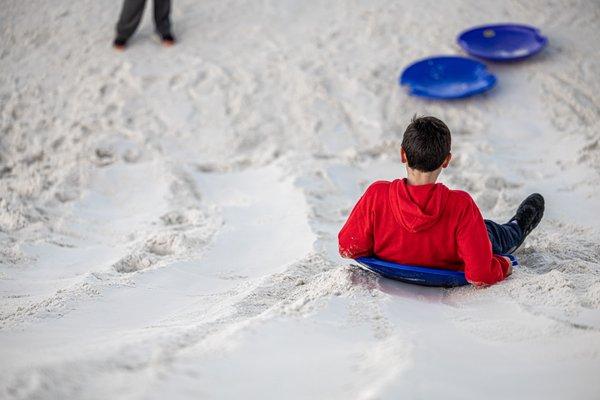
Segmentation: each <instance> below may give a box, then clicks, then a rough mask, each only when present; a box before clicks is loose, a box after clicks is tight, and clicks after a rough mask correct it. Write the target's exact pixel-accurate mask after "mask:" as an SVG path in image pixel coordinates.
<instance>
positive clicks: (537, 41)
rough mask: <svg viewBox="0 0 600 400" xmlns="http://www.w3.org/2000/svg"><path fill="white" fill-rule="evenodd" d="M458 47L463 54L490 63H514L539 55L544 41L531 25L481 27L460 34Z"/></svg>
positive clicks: (544, 38) (545, 39)
mask: <svg viewBox="0 0 600 400" xmlns="http://www.w3.org/2000/svg"><path fill="white" fill-rule="evenodd" d="M457 42H458V45H459V46H460V47H462V48H463V49H464V50H465V51H466V52H467V53H469V54H471V55H473V56H476V57H481V58H485V59H487V60H492V61H517V60H522V59H524V58H527V57H531V56H532V55H534V54H536V53H538V52H540V51H541V50H542V49H543V48H544V46H546V43H548V39H547V38H546V37H545V36H543V35H542V34H541V33H540V31H539V30H538V29H536V28H534V27H532V26H527V25H519V24H497V25H484V26H478V27H476V28H472V29H469V30H467V31H464V32H462V33H461V34H460V35H459V36H458V38H457Z"/></svg>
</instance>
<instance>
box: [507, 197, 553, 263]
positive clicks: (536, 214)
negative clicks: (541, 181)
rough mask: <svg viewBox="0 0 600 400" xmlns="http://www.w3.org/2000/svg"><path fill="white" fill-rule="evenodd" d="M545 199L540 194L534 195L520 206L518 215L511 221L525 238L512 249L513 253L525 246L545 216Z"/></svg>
mask: <svg viewBox="0 0 600 400" xmlns="http://www.w3.org/2000/svg"><path fill="white" fill-rule="evenodd" d="M544 207H545V202H544V197H542V195H541V194H539V193H534V194H531V195H529V196H527V198H526V199H525V200H523V202H522V203H521V204H520V205H519V208H518V209H517V213H516V214H515V216H514V217H512V218H511V219H510V221H509V223H510V222H513V221H514V222H516V223H517V225H519V228H521V231H523V237H522V238H521V241H520V242H519V243H518V244H517V245H516V246H515V248H514V249H512V251H511V253H512V252H513V251H515V250H516V249H517V248H519V246H521V245H522V244H523V242H524V241H525V238H526V237H527V235H529V234H530V233H531V231H532V230H533V229H534V228H535V227H536V226H538V224H539V223H540V221H541V220H542V217H543V216H544Z"/></svg>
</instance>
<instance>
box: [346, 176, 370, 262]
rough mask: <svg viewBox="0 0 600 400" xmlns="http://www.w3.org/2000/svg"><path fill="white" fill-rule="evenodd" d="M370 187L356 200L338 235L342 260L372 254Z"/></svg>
mask: <svg viewBox="0 0 600 400" xmlns="http://www.w3.org/2000/svg"><path fill="white" fill-rule="evenodd" d="M372 187H373V186H370V187H369V188H368V189H367V191H366V192H365V194H363V196H362V197H361V198H360V200H358V203H356V205H355V206H354V209H353V210H352V212H351V213H350V216H349V217H348V220H347V221H346V223H345V224H344V226H343V227H342V230H341V231H340V233H339V234H338V243H339V251H340V255H341V256H342V257H344V258H358V257H365V256H369V255H371V254H373V218H372V208H371V203H372V201H371V200H372V199H371V198H372Z"/></svg>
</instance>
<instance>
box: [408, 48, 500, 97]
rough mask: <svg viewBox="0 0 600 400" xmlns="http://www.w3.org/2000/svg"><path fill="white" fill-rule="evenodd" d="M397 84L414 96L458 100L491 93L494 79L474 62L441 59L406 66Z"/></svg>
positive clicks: (459, 59)
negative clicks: (489, 91) (487, 92)
mask: <svg viewBox="0 0 600 400" xmlns="http://www.w3.org/2000/svg"><path fill="white" fill-rule="evenodd" d="M399 81H400V82H399V83H400V85H401V86H407V87H408V88H409V90H410V94H412V95H415V96H422V97H428V98H432V99H460V98H463V97H468V96H472V95H474V94H477V93H482V92H485V91H486V90H490V89H491V88H492V87H494V85H495V84H496V77H495V76H494V75H492V74H491V73H490V72H488V70H487V68H486V66H485V64H482V63H481V62H479V61H477V60H473V59H470V58H466V57H458V56H442V57H431V58H426V59H423V60H420V61H417V62H415V63H414V64H411V65H409V66H408V67H407V68H406V69H405V70H404V71H402V75H400V80H399Z"/></svg>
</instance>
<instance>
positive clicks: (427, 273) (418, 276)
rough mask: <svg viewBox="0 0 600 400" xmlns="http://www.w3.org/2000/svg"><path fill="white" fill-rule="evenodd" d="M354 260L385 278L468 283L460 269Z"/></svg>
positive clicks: (435, 283)
mask: <svg viewBox="0 0 600 400" xmlns="http://www.w3.org/2000/svg"><path fill="white" fill-rule="evenodd" d="M505 257H508V258H510V259H511V261H512V265H513V268H514V267H516V266H518V265H519V262H518V261H517V258H516V257H515V256H513V255H505ZM356 262H358V263H359V264H360V265H361V266H362V267H364V268H366V269H368V270H370V271H373V272H375V273H378V274H380V275H383V276H385V277H386V278H390V279H396V280H398V281H402V282H406V283H413V284H416V285H423V286H438V287H455V286H463V285H467V284H468V282H467V280H466V279H465V274H464V272H460V271H450V270H447V269H437V268H429V267H418V266H415V265H403V264H396V263H393V262H389V261H384V260H380V259H378V258H372V257H361V258H357V259H356Z"/></svg>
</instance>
